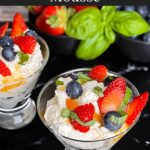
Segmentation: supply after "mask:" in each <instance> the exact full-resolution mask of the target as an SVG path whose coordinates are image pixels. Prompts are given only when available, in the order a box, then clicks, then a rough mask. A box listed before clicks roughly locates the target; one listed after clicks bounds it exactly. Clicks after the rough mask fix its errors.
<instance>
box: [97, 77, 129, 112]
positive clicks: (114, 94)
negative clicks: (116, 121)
mask: <svg viewBox="0 0 150 150" xmlns="http://www.w3.org/2000/svg"><path fill="white" fill-rule="evenodd" d="M125 91H126V81H125V79H124V78H121V77H119V78H116V79H115V80H113V81H112V82H111V83H110V84H109V85H108V86H107V88H106V89H105V91H104V96H103V97H100V98H99V99H98V106H99V110H100V112H101V113H102V114H105V113H107V112H109V111H117V110H118V108H119V106H120V105H121V102H122V100H123V97H124V95H125Z"/></svg>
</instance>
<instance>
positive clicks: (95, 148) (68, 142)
mask: <svg viewBox="0 0 150 150" xmlns="http://www.w3.org/2000/svg"><path fill="white" fill-rule="evenodd" d="M89 70H90V69H89V68H81V69H75V70H71V71H68V72H65V73H62V74H60V75H58V76H56V77H54V78H52V79H51V80H50V81H49V82H48V83H47V84H46V85H45V86H44V87H43V89H42V90H41V92H40V94H39V96H38V101H37V110H38V114H39V117H40V119H41V121H42V122H43V123H44V125H45V126H46V127H47V128H48V129H49V130H50V132H52V133H53V134H54V135H55V136H56V138H57V139H58V140H59V141H60V142H61V143H62V144H63V145H64V147H65V149H66V150H110V149H111V148H112V147H113V145H115V144H116V143H117V142H118V141H119V140H120V139H121V138H122V137H123V136H124V135H125V134H126V133H127V132H128V131H129V130H130V129H131V128H132V127H133V126H134V125H135V124H136V123H137V121H138V119H139V117H138V118H137V119H136V121H135V122H134V123H133V124H132V125H131V126H130V127H128V128H127V129H124V130H123V131H121V132H119V133H116V135H115V136H113V137H108V138H105V139H101V140H93V141H85V140H77V139H72V138H69V137H65V136H63V135H61V134H60V133H58V131H57V130H55V129H54V128H52V127H51V125H48V124H47V123H46V121H45V119H44V113H45V110H46V105H47V101H48V100H50V99H51V98H53V97H54V95H55V89H56V85H55V81H56V79H57V78H59V77H66V76H68V75H69V74H72V73H73V74H77V73H79V72H83V73H88V71H89ZM109 74H111V76H112V75H113V76H117V77H120V75H119V74H117V73H114V72H111V71H109ZM125 80H126V82H127V85H128V87H130V88H131V89H132V91H133V96H138V95H139V93H138V91H137V89H136V88H135V86H134V85H133V84H132V83H131V82H130V81H129V80H127V79H125ZM51 115H53V114H51ZM49 117H51V116H49Z"/></svg>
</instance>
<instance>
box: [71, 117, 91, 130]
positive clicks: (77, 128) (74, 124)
mask: <svg viewBox="0 0 150 150" xmlns="http://www.w3.org/2000/svg"><path fill="white" fill-rule="evenodd" d="M71 124H72V126H73V127H74V129H76V130H79V131H80V132H83V133H86V132H88V131H89V130H90V127H89V126H82V125H80V124H79V123H78V122H76V121H74V120H71Z"/></svg>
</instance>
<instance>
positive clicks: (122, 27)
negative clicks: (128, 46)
mask: <svg viewBox="0 0 150 150" xmlns="http://www.w3.org/2000/svg"><path fill="white" fill-rule="evenodd" d="M111 26H112V28H113V30H114V31H116V32H117V33H120V34H122V35H124V36H137V35H140V34H143V33H146V32H148V31H149V30H150V26H149V24H148V23H147V22H146V21H145V20H144V19H143V18H142V16H140V15H139V14H138V13H137V12H134V11H118V12H116V13H115V15H114V17H113V19H112V21H111Z"/></svg>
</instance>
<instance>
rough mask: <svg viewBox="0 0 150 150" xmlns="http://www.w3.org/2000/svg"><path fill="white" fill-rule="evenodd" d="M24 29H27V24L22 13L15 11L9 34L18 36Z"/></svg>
mask: <svg viewBox="0 0 150 150" xmlns="http://www.w3.org/2000/svg"><path fill="white" fill-rule="evenodd" d="M25 30H27V26H26V24H25V21H24V19H23V17H22V15H21V14H20V13H16V15H15V16H14V21H13V24H12V31H11V36H12V37H15V36H20V35H22V34H23V32H24V31H25Z"/></svg>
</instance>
